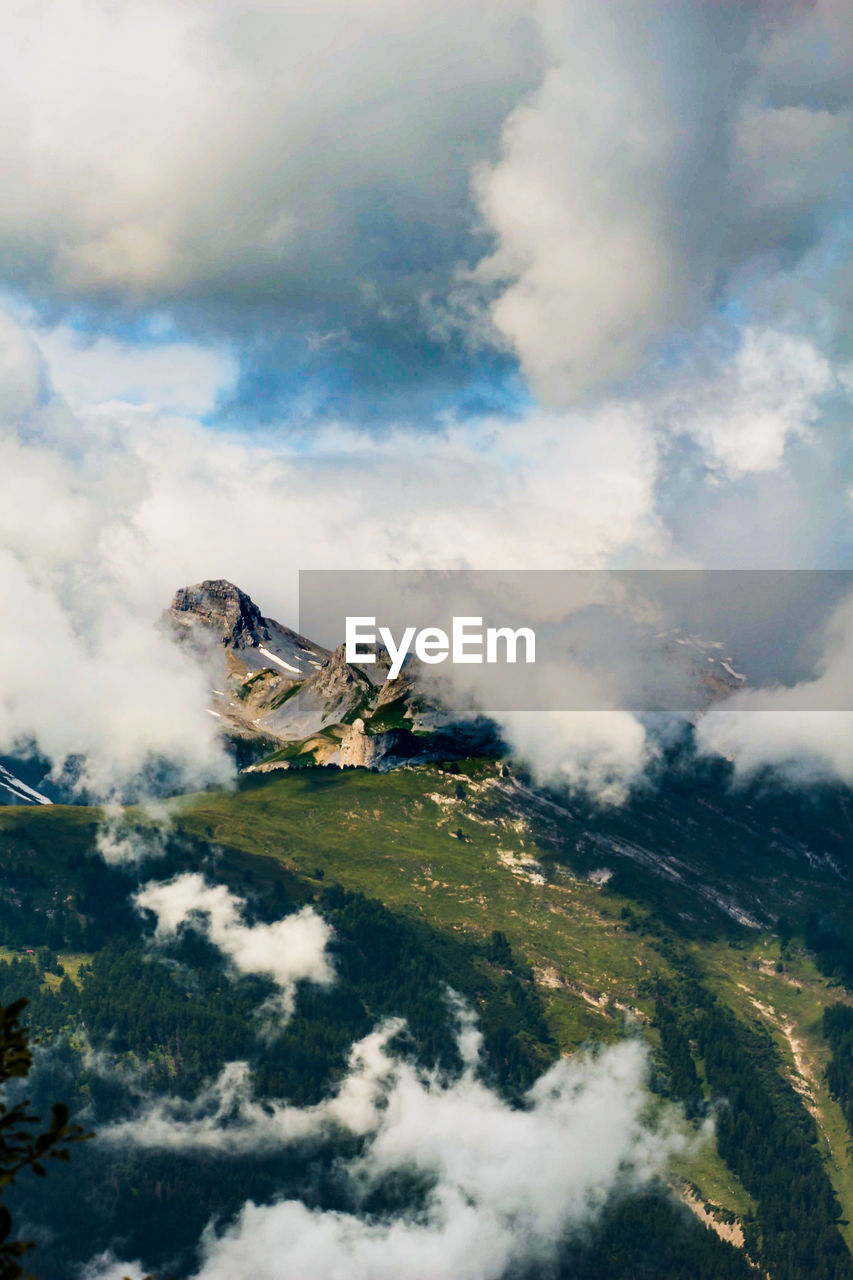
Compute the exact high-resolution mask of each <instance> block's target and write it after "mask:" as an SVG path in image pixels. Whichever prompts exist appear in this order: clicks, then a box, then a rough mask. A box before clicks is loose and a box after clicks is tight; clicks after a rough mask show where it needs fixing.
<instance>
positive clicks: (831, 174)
mask: <svg viewBox="0 0 853 1280" xmlns="http://www.w3.org/2000/svg"><path fill="white" fill-rule="evenodd" d="M542 13H543V15H544V16H543V19H542V30H543V39H544V43H545V47H546V51H547V55H548V57H549V62H550V65H549V68H548V70H547V71H546V73H545V75H544V77H543V80H542V83H541V86H540V87H539V88H538V89H537V90H536V91H535V92H534V93H532V94H531V95H529V96H528V97H527V98H526V99H525V100H524V101H522V102H521V103H520V104H519V105H518V106H516V107H515V108H514V109H513V110H512V111H511V112H510V113H509V115H508V117H507V120H506V122H505V124H504V128H503V141H502V155H501V158H500V159H499V160H498V161H497V162H496V163H493V164H484V165H483V166H481V167H480V168H479V170H478V171H477V176H476V179H475V185H474V189H475V194H476V197H477V200H478V204H479V207H480V210H481V213H482V216H483V219H484V222H485V225H486V226H487V227H488V228H489V229H490V230H491V231H492V232H493V233H494V236H495V240H496V247H495V249H494V251H493V252H492V253H491V254H489V255H487V256H486V257H484V258H483V259H482V260H481V261H480V262H479V263H478V264H477V265H476V267H475V268H474V271H473V274H472V275H470V276H469V277H468V285H469V287H471V288H473V290H474V293H475V294H476V289H477V287H480V288H481V289H482V290H483V291H484V296H485V297H486V298H487V299H488V321H489V323H490V324H491V326H492V329H493V331H494V333H495V334H496V336H497V338H498V339H499V340H502V341H503V342H504V343H506V344H507V345H508V346H509V348H510V349H511V350H512V351H514V352H515V353H516V354H517V355H518V357H519V358H520V361H521V365H522V369H523V370H524V372H525V374H526V375H527V377H528V378H529V379H530V381H531V383H532V385H533V387H534V388H535V389H536V391H537V393H538V394H539V395H540V396H541V397H543V398H544V399H545V400H546V401H548V402H549V403H552V404H565V403H569V402H572V401H574V400H577V399H578V398H579V397H583V396H585V395H588V394H589V393H590V392H592V391H598V390H600V389H601V388H607V387H608V386H609V385H611V384H612V383H613V382H614V381H618V380H620V379H628V378H631V377H633V376H635V375H637V374H639V373H641V372H643V366H644V364H647V363H648V362H649V361H650V360H652V359H655V358H657V357H658V356H659V355H660V353H661V352H664V351H668V349H670V348H671V347H673V346H676V347H677V346H678V345H679V344H681V343H683V342H684V340H685V339H686V338H688V337H689V336H690V335H692V334H695V333H696V332H698V330H699V329H700V327H701V326H702V324H703V323H704V322H705V321H706V319H707V318H708V317H709V316H710V315H711V314H712V312H713V311H714V310H715V309H716V308H717V307H718V306H719V304H720V302H721V300H723V299H732V298H734V299H740V300H741V301H742V300H743V298H744V297H749V296H750V294H752V293H754V292H755V291H756V290H757V289H762V290H763V297H764V306H765V313H766V314H767V315H769V316H772V315H773V314H774V311H773V310H770V311H768V306H769V304H770V295H769V293H768V291H767V289H766V287H765V286H766V282H767V281H768V280H772V281H774V282H775V287H776V288H777V289H778V287H779V282H780V281H782V280H783V279H784V280H787V281H788V282H789V287H790V280H791V274H792V271H794V270H796V266H797V263H798V262H799V261H800V260H801V258H802V257H803V256H804V255H805V254H806V253H807V252H808V251H809V250H810V249H812V248H813V247H814V245H815V244H817V243H819V242H820V241H821V240H822V239H823V238H824V237H826V238H828V237H830V235H831V234H832V228H833V227H834V226H835V224H836V220H837V219H838V218H840V217H842V216H843V214H842V211H843V209H844V206H845V202H846V197H847V195H848V188H849V179H850V154H851V147H850V144H851V141H853V104H852V103H851V96H850V91H849V83H850V82H849V71H850V68H851V67H852V66H853V50H851V45H853V41H851V34H850V31H851V25H853V24H851V23H850V21H849V13H847V15H846V16H845V14H844V13H843V12H842V7H841V6H840V5H838V4H836V3H834V2H829V3H819V4H815V5H809V6H806V5H791V6H788V7H787V8H786V10H784V11H783V10H782V9H780V8H779V7H778V6H776V7H775V8H774V7H773V6H772V5H769V4H760V3H756V4H750V5H718V4H715V3H697V4H690V5H678V6H672V5H669V4H665V3H661V2H660V0H642V2H641V3H637V4H633V5H631V6H630V7H629V8H627V9H626V8H625V7H624V6H615V5H602V4H597V3H594V2H592V0H589V2H587V0H577V2H575V3H572V4H569V5H566V4H559V3H556V2H555V3H549V4H545V5H544V6H543V8H542ZM804 36H805V37H806V38H808V39H809V40H810V41H811V43H812V45H813V46H814V45H819V46H820V48H821V51H822V54H821V57H820V58H817V57H816V58H815V59H814V61H813V62H811V63H809V62H808V60H807V59H805V58H803V57H802V55H801V54H800V53H799V52H798V43H799V41H800V40H801V39H802V38H803V37H804ZM830 49H831V50H832V51H831V52H829V50H830ZM824 50H826V51H827V58H826V59H825V58H824V56H823V51H824ZM827 60H828V62H829V66H828V67H827V70H826V71H824V69H823V68H824V65H825V61H827ZM844 68H846V73H847V76H848V80H847V88H846V91H845V90H844V89H843V83H844V81H843V69H844ZM825 75H826V76H827V79H828V80H830V81H831V85H832V90H831V92H829V86H828V85H827V84H826V82H825V81H824V76H825ZM830 103H831V105H830ZM463 280H464V277H463ZM828 289H829V281H828V280H824V283H823V290H824V293H827V291H828ZM787 310H788V311H790V307H788V308H787ZM781 314H782V312H781V311H780V308H779V305H778V303H777V306H776V308H775V315H776V316H777V317H779V318H781ZM825 318H826V317H825Z"/></svg>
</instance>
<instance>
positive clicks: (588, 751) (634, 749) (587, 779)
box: [498, 710, 657, 804]
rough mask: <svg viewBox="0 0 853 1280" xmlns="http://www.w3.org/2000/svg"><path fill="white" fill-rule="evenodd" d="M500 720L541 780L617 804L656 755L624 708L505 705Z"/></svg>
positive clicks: (515, 748)
mask: <svg viewBox="0 0 853 1280" xmlns="http://www.w3.org/2000/svg"><path fill="white" fill-rule="evenodd" d="M498 719H499V722H500V725H501V728H502V730H503V731H504V734H505V736H506V737H507V739H508V742H509V745H510V747H511V749H512V752H513V754H514V755H516V756H517V757H519V759H521V760H522V761H523V762H524V764H526V765H527V766H528V767H529V768H530V769H531V771H532V773H533V774H534V776H535V778H536V780H537V781H538V782H540V783H550V784H551V785H557V786H565V787H568V788H569V789H570V790H573V791H586V792H588V793H589V794H590V795H591V796H593V797H594V798H595V799H596V800H597V801H598V802H599V803H600V804H621V803H622V802H623V801H624V800H625V799H626V798H627V795H628V792H629V790H630V788H631V786H632V785H633V784H634V783H636V782H638V781H639V780H640V779H641V778H642V776H643V774H644V773H645V770H646V769H647V767H648V765H649V764H650V763H651V761H652V760H654V759H655V757H656V755H657V749H656V748H655V746H654V744H653V743H652V742H651V741H650V740H649V738H648V735H647V733H646V729H645V727H644V726H643V724H641V722H640V721H639V720H638V719H637V718H636V717H635V716H633V715H631V713H630V712H628V711H619V710H609V711H608V710H601V711H508V712H503V713H502V714H501V715H500V716H499V717H498Z"/></svg>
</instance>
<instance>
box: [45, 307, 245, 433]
mask: <svg viewBox="0 0 853 1280" xmlns="http://www.w3.org/2000/svg"><path fill="white" fill-rule="evenodd" d="M39 346H40V348H41V350H42V352H43V354H44V357H45V359H46V361H47V362H48V364H49V365H50V379H51V384H52V386H53V388H54V390H55V391H56V392H57V393H58V394H59V395H61V396H62V397H63V398H64V399H66V400H67V401H68V403H69V404H70V405H72V406H86V405H90V404H93V403H95V404H98V403H104V402H105V401H110V400H120V401H123V402H124V403H126V404H143V405H144V404H149V405H154V406H156V408H157V409H158V410H159V411H160V412H162V413H176V414H187V415H191V416H201V415H204V414H206V413H209V412H210V411H211V410H212V409H214V408H215V406H216V403H217V400H218V399H219V398H220V397H221V396H224V395H227V394H228V390H229V387H231V385H232V384H233V383H234V381H235V380H236V377H237V368H236V362H235V360H234V358H233V356H231V355H229V354H228V353H226V352H223V351H216V350H213V349H212V348H210V347H206V346H201V345H197V344H193V343H190V342H182V341H180V340H179V339H177V338H175V337H169V336H166V337H158V338H155V339H154V340H152V341H150V342H149V343H148V345H143V344H142V343H140V342H138V341H135V342H134V341H130V340H121V339H119V338H116V337H107V336H101V337H96V338H92V337H91V336H90V335H87V334H85V333H81V332H79V331H78V330H74V329H73V328H71V327H70V326H68V325H57V327H56V328H55V329H52V330H48V331H47V332H43V333H41V334H40V335H39Z"/></svg>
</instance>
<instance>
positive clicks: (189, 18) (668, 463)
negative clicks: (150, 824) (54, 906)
mask: <svg viewBox="0 0 853 1280" xmlns="http://www.w3.org/2000/svg"><path fill="white" fill-rule="evenodd" d="M4 21H5V26H6V30H7V34H8V35H9V36H10V37H11V38H10V39H8V40H6V41H5V42H4V48H3V50H2V51H0V60H1V61H2V67H1V68H0V69H2V75H0V112H2V118H3V120H4V121H5V122H6V128H5V130H4V132H3V135H2V138H0V162H2V165H3V171H4V174H5V177H6V181H5V183H4V193H5V194H4V200H3V202H2V209H0V467H2V474H3V476H4V479H5V480H6V484H5V485H4V501H3V504H2V508H0V583H2V589H3V591H4V598H7V599H11V600H13V601H15V606H16V607H15V608H13V609H12V610H10V611H8V612H7V615H6V618H5V619H4V622H3V623H2V624H0V654H2V656H3V658H4V659H5V663H4V666H5V669H6V671H7V673H13V674H14V678H12V676H11V675H7V676H6V684H7V685H8V688H2V689H0V748H3V747H8V745H9V744H14V743H15V742H19V741H20V740H22V739H23V738H25V737H27V736H29V737H35V738H36V739H37V740H38V741H39V743H40V744H41V746H42V748H43V749H44V750H45V751H47V752H48V754H49V755H51V757H52V758H54V759H62V758H64V757H65V756H66V755H68V754H69V753H73V752H75V751H81V750H82V751H85V752H86V753H87V754H88V756H89V758H90V762H91V765H90V777H89V782H90V784H93V783H97V787H98V788H99V789H101V790H103V791H109V789H110V787H111V785H112V782H114V781H116V780H117V779H118V781H119V782H120V781H122V780H123V779H126V778H128V777H130V776H131V775H133V774H134V772H138V770H139V769H140V768H141V767H142V765H143V764H144V759H145V758H146V756H147V755H150V754H151V753H155V754H156V753H158V752H159V753H165V754H167V755H170V757H171V758H173V759H174V760H175V761H177V763H178V765H179V767H180V768H181V769H182V770H183V771H184V774H185V778H186V780H187V782H188V783H189V782H190V781H198V780H200V779H201V778H204V777H211V776H213V777H221V776H222V773H223V770H224V768H225V765H224V764H223V762H222V760H221V757H220V754H219V752H218V749H217V745H216V742H215V740H214V738H213V736H212V727H211V728H206V729H203V730H202V729H200V728H199V725H200V724H201V721H202V719H203V718H204V717H203V716H202V712H203V704H204V698H205V690H204V689H203V688H202V686H201V682H199V681H198V680H196V679H195V678H194V676H193V673H192V672H189V671H186V670H183V669H180V664H178V663H177V662H176V660H173V659H172V658H169V657H167V656H164V652H163V644H162V640H161V639H160V638H158V637H156V636H154V635H153V633H152V632H151V627H150V624H151V621H152V620H153V619H155V618H156V617H157V616H158V614H159V612H160V610H161V609H162V608H163V607H164V606H165V605H166V604H168V601H169V599H170V598H171V595H172V594H173V592H174V590H175V589H176V588H177V587H178V586H181V585H184V584H185V583H187V582H194V581H199V580H201V579H203V578H208V577H225V578H229V579H231V580H233V581H235V582H237V583H239V585H240V586H242V587H243V588H244V589H246V590H248V591H249V592H250V593H251V594H252V595H253V597H254V598H255V599H256V600H257V601H258V602H259V603H260V605H261V607H262V609H263V610H264V612H266V613H268V614H270V615H271V616H275V617H278V618H280V619H281V620H282V621H284V622H294V621H295V620H296V619H295V609H296V574H297V571H298V570H299V569H300V568H302V569H305V568H328V567H334V568H347V567H353V568H366V567H369V568H383V567H415V568H417V567H473V568H521V569H524V568H528V569H534V568H589V567H594V568H607V567H615V566H616V567H651V568H668V567H699V568H738V567H743V568H746V567H748V568H774V569H785V568H811V569H822V568H832V567H847V566H849V564H850V550H851V546H850V544H851V519H850V517H851V493H853V479H851V465H850V464H851V438H850V428H849V421H850V418H849V395H850V390H851V386H852V385H853V352H851V349H850V340H849V334H850V331H851V326H850V323H849V316H850V297H851V283H853V276H851V268H850V253H849V248H850V241H851V238H853V218H851V209H850V192H851V188H850V183H851V165H850V156H851V155H853V147H851V143H853V91H851V83H853V77H851V72H853V13H851V10H850V7H849V5H848V4H847V3H846V0H814V2H809V3H791V2H790V0H785V2H784V3H782V2H781V0H778V2H777V0H756V2H753V3H750V2H747V3H742V4H729V3H721V2H720V0H608V2H606V3H601V0H553V2H551V0H502V3H500V4H494V3H493V2H490V3H485V0H467V3H466V4H465V5H462V6H460V5H459V4H457V3H453V4H451V3H449V2H448V0H430V3H429V4H426V3H423V2H422V0H406V3H403V2H402V0H359V3H357V4H353V3H352V2H351V0H348V2H347V3H344V0H315V3H313V4H312V5H311V6H305V5H304V4H301V3H297V2H296V0H205V3H197V2H195V0H169V3H161V2H160V0H150V2H149V3H146V4H144V5H142V4H139V3H135V2H134V0H113V2H112V3H105V2H104V0H62V3H59V2H58V0H38V3H35V4H32V3H28V4H24V3H19V2H18V0H12V2H11V3H10V4H9V5H8V7H7V10H6V13H5V19H4ZM21 610H23V611H24V612H25V616H26V617H27V619H28V626H26V627H24V628H22V627H21V626H20V625H19V624H18V623H17V621H16V618H17V616H18V614H19V613H20V611H21ZM846 617H847V615H846V614H845V615H843V616H842V617H841V618H840V620H836V623H835V624H834V628H833V635H837V634H838V631H839V628H840V629H841V631H842V633H843V634H844V635H845V636H846V637H847V639H846V640H845V641H844V644H842V650H841V652H842V658H841V659H840V660H839V659H838V657H837V651H836V649H832V645H831V643H830V639H829V638H827V646H829V647H828V648H827V650H826V653H825V654H824V660H823V661H824V666H825V665H826V663H828V662H830V661H833V662H835V664H836V665H835V670H837V671H839V672H840V673H841V677H840V678H843V672H844V670H845V664H846V662H847V655H848V654H849V648H845V647H844V646H845V645H849V644H851V643H853V641H851V640H850V630H851V628H850V625H849V623H848V622H846V621H845V619H846ZM834 643H835V642H834V641H832V644H834ZM830 649H831V652H830ZM833 655H835V656H834V657H833ZM131 663H132V664H133V669H134V672H135V675H134V679H133V680H130V679H129V678H128V668H129V665H130V664H131ZM847 669H849V667H848V668H847ZM164 673H167V675H165V674H164ZM823 674H824V672H823V667H821V669H820V670H817V669H816V671H815V673H814V678H815V679H820V678H822V677H823ZM98 688H99V689H101V690H103V691H105V693H104V695H103V696H101V695H100V694H96V693H94V692H93V691H94V690H95V689H98ZM806 701H808V700H807V699H806ZM169 708H173V709H175V708H178V709H179V713H178V714H173V715H171V716H169V715H168V714H167V712H168V709H169ZM615 710H617V711H618V708H616V709H615ZM786 710H787V711H790V708H786ZM207 719H208V720H209V719H210V718H209V717H207ZM629 719H630V718H629ZM167 720H169V721H170V724H169V726H168V727H167V725H166V721H167ZM842 721H843V717H842ZM614 723H616V722H615V721H614ZM620 723H623V722H621V721H620ZM757 723H758V721H755V719H754V718H753V721H752V725H753V728H752V729H751V730H750V733H751V738H750V743H749V745H748V746H747V745H744V746H743V759H744V760H747V759H748V760H749V761H752V762H755V761H758V763H759V764H760V763H761V762H762V761H763V760H764V759H765V757H766V756H767V754H768V750H769V748H768V746H767V743H766V738H767V734H766V732H762V733H761V734H758V735H757V736H758V738H759V739H760V740H761V741H759V742H758V743H756V741H755V738H756V730H755V728H754V726H755V724H757ZM826 723H827V722H826V721H822V722H819V724H818V725H817V726H816V725H815V724H812V725H811V727H810V728H809V729H808V731H805V730H804V731H803V733H800V732H799V731H798V730H797V731H794V732H792V735H790V737H791V745H790V748H788V747H786V748H785V752H784V753H783V755H784V760H788V759H789V758H790V759H793V758H794V756H797V754H798V753H799V751H800V747H801V746H803V748H804V750H805V751H806V754H808V755H809V756H810V758H812V757H813V756H814V747H815V744H816V743H817V742H818V741H819V740H820V739H821V738H822V737H823V738H826V733H825V729H826ZM820 724H822V725H823V729H821V728H820V727H819V725H820ZM845 726H846V727H845ZM575 728H576V727H575ZM628 730H629V734H628V737H629V740H630V743H637V744H639V745H638V746H637V748H636V750H635V749H634V748H633V747H631V748H630V749H629V750H628V756H629V758H630V759H631V760H633V761H634V764H635V766H636V767H637V768H641V767H642V762H643V761H644V760H645V759H646V758H647V756H648V743H647V742H646V740H645V737H644V736H643V735H642V734H641V735H640V736H639V737H638V734H637V728H636V724H635V722H633V721H631V723H630V725H629V726H628ZM599 733H600V726H598V727H597V728H596V736H598V735H599ZM839 735H840V737H839ZM564 736H565V737H567V739H568V740H569V741H572V740H575V739H576V738H577V736H578V734H577V732H576V731H575V730H574V729H573V730H572V732H570V733H568V734H566V735H564ZM581 736H583V735H581ZM830 737H831V746H830V749H829V750H828V753H825V754H824V756H823V757H822V761H823V763H822V764H821V766H820V767H821V768H822V769H824V770H828V771H829V773H830V774H838V773H839V762H841V764H840V773H841V776H844V777H848V778H849V777H851V776H853V755H851V757H850V758H849V759H848V752H849V740H850V731H849V726H847V722H846V721H843V723H838V724H836V725H835V727H834V728H833V729H832V732H831V734H830ZM801 739H802V742H801ZM740 741H741V739H740V737H739V735H738V733H735V732H734V731H733V730H731V726H729V730H726V731H723V729H722V728H721V727H720V726H719V725H718V726H717V729H715V731H714V733H713V734H711V733H710V731H709V735H708V742H709V743H710V744H711V745H712V746H713V749H717V748H719V749H721V750H725V751H727V752H728V753H729V754H732V753H733V752H734V753H735V754H737V753H738V752H739V751H740V750H741V747H740V745H739V744H740ZM786 741H787V736H786ZM762 742H763V743H764V745H762ZM107 743H109V746H108V745H107ZM199 743H202V745H201V746H199V745H198V744H199ZM611 745H612V744H611ZM624 745H625V744H624V743H622V742H621V740H620V743H617V744H616V747H615V751H616V757H617V758H621V756H622V754H623V751H622V747H623V746H624ZM791 753H793V755H792V754H791ZM777 755H778V753H777ZM784 760H783V761H782V763H784ZM774 763H779V761H778V759H777V758H776V757H774ZM750 767H752V766H750ZM569 772H570V774H571V776H573V777H574V776H575V773H574V772H572V770H570V771H569ZM629 775H630V770H629Z"/></svg>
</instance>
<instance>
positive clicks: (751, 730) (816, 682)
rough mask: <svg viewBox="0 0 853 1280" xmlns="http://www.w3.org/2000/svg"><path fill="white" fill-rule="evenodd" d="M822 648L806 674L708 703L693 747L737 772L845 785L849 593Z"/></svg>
mask: <svg viewBox="0 0 853 1280" xmlns="http://www.w3.org/2000/svg"><path fill="white" fill-rule="evenodd" d="M822 648H823V651H822V655H821V658H820V660H819V663H818V666H817V674H816V675H815V677H814V678H813V679H810V680H805V681H802V682H800V683H799V684H796V685H792V686H790V687H779V688H774V689H768V690H752V691H751V690H743V691H742V692H741V693H738V694H737V695H736V696H735V697H733V698H732V699H730V700H729V701H728V702H726V703H725V704H722V705H719V706H716V707H714V708H712V710H711V711H710V712H709V713H708V715H706V716H705V717H704V718H703V719H702V720H701V721H700V722H699V724H698V726H697V743H698V745H699V747H700V749H701V750H704V751H705V752H707V753H712V754H719V755H725V756H728V757H729V758H730V759H731V760H732V761H733V763H734V765H735V769H736V771H737V773H738V774H739V775H741V776H742V777H749V776H752V775H754V774H756V773H758V772H760V771H762V770H765V769H773V770H775V771H777V772H778V773H779V774H780V775H781V776H782V777H784V778H786V779H788V780H789V781H793V782H798V783H808V782H814V781H820V780H826V779H840V780H841V781H842V782H844V783H846V784H848V785H853V711H851V710H850V709H849V708H850V672H851V669H853V597H848V599H847V600H845V601H843V602H842V603H841V604H840V605H839V606H838V607H837V609H836V610H835V612H834V613H833V616H832V617H831V619H830V621H829V623H828V625H827V627H826V629H825V633H824V637H823V647H822ZM816 707H823V708H825V709H823V710H815V708H816ZM832 707H837V710H832V709H831V708H832Z"/></svg>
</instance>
